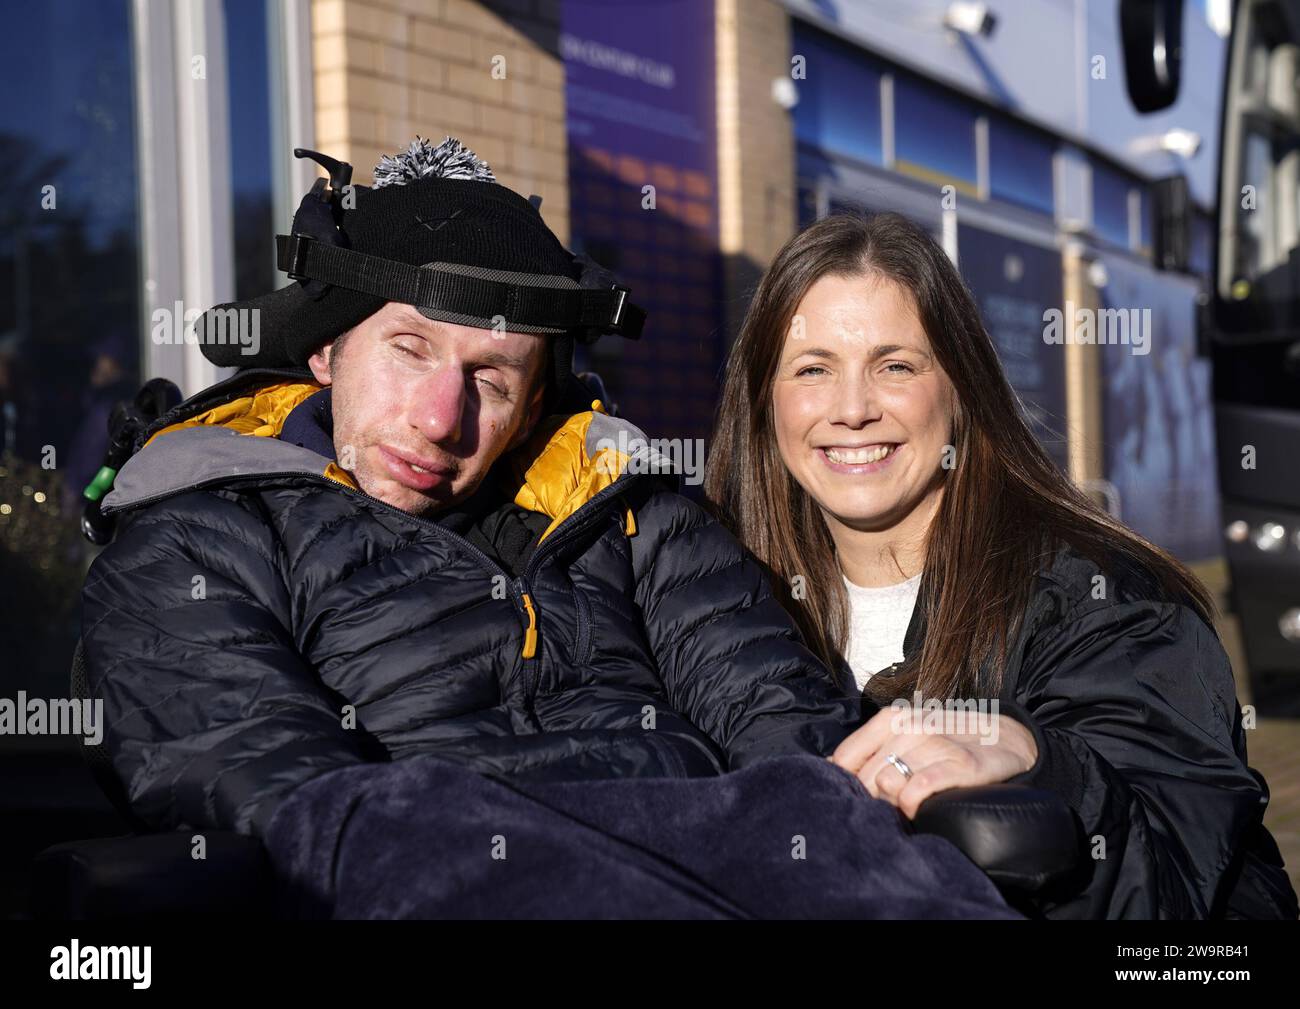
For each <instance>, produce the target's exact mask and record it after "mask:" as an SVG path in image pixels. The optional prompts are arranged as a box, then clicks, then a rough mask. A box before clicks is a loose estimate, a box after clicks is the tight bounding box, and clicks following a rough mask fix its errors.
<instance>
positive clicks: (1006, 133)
mask: <svg viewBox="0 0 1300 1009" xmlns="http://www.w3.org/2000/svg"><path fill="white" fill-rule="evenodd" d="M1055 147H1056V145H1055V144H1054V143H1053V142H1052V140H1051V139H1049V138H1048V137H1047V136H1045V135H1043V134H1041V133H1039V132H1038V131H1036V130H1032V129H1029V128H1028V127H1025V126H1021V125H1020V124H1019V123H1016V122H1013V121H1011V120H1009V119H1004V118H1002V117H1001V116H991V117H990V118H989V195H991V196H992V197H993V198H994V199H996V200H1005V201H1007V202H1008V203H1016V204H1019V205H1020V206H1022V207H1028V208H1029V209H1030V210H1039V211H1042V212H1043V213H1044V214H1051V213H1053V212H1054V210H1055V208H1056V200H1055V199H1054V197H1053V192H1052V178H1053V176H1052V155H1053V153H1054V152H1055Z"/></svg>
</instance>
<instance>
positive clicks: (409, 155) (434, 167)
mask: <svg viewBox="0 0 1300 1009" xmlns="http://www.w3.org/2000/svg"><path fill="white" fill-rule="evenodd" d="M428 178H434V179H465V180H468V181H470V182H496V180H497V177H496V176H495V175H493V174H492V169H491V168H489V167H488V164H487V162H486V161H483V160H482V159H480V158H479V157H478V155H476V154H475V153H474V152H473V151H471V150H470V149H469V148H468V147H466V146H465V145H464V144H462V143H461V142H460V141H459V140H457V139H455V138H454V137H447V138H446V139H445V140H443V142H442V143H440V144H438V145H437V146H436V147H435V146H434V145H433V144H431V143H429V141H427V140H424V139H423V138H421V137H418V136H417V137H416V138H415V139H414V140H412V141H411V146H410V147H408V148H407V149H406V150H405V151H402V152H401V153H399V154H385V155H384V156H383V157H382V158H380V159H379V164H377V165H376V166H375V174H374V179H375V184H374V187H373V188H375V189H382V188H383V187H384V186H404V185H406V183H408V182H412V181H415V180H417V179H428Z"/></svg>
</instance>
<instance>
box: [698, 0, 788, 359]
mask: <svg viewBox="0 0 1300 1009" xmlns="http://www.w3.org/2000/svg"><path fill="white" fill-rule="evenodd" d="M716 17H717V49H718V53H717V72H718V83H717V88H718V188H719V199H720V206H719V217H720V229H719V230H720V234H719V244H720V246H721V249H722V253H723V262H724V267H723V268H724V271H725V274H724V276H725V279H724V284H725V288H726V296H725V299H724V303H725V305H726V306H727V319H726V327H727V331H728V333H729V334H730V335H731V336H733V337H734V335H735V333H736V332H737V330H738V329H739V327H740V322H741V319H742V318H743V317H744V313H745V308H746V307H747V305H748V303H749V299H748V293H749V292H750V291H752V289H753V287H754V286H755V285H756V284H757V283H758V280H759V278H760V277H761V276H762V273H763V270H764V269H766V268H767V265H768V264H769V263H770V262H771V261H772V257H773V256H774V255H775V254H776V252H777V250H778V249H780V248H781V246H782V245H783V244H784V243H785V241H786V240H787V239H788V238H789V237H790V236H791V235H793V234H794V231H795V224H796V214H795V180H794V158H795V155H794V127H793V123H792V121H791V116H790V113H789V112H787V111H786V110H785V109H784V108H782V107H781V106H780V105H779V104H777V102H776V101H775V100H774V99H773V97H772V82H773V80H775V79H776V78H777V77H780V76H783V75H784V76H789V73H790V17H789V15H788V14H787V13H786V11H785V9H784V8H783V7H781V6H780V5H779V4H778V3H776V2H775V0H716Z"/></svg>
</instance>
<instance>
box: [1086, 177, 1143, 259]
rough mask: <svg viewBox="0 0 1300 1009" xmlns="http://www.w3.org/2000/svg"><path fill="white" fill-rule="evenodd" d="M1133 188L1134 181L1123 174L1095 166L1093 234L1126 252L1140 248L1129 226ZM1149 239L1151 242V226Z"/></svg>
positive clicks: (1093, 178) (1093, 179) (1093, 180)
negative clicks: (1135, 246)
mask: <svg viewBox="0 0 1300 1009" xmlns="http://www.w3.org/2000/svg"><path fill="white" fill-rule="evenodd" d="M1133 188H1134V184H1133V181H1132V179H1130V178H1129V176H1127V175H1125V174H1124V173H1123V172H1119V171H1116V170H1115V169H1113V168H1110V167H1108V166H1106V165H1103V164H1100V163H1099V162H1097V161H1095V160H1094V161H1093V162H1092V230H1093V231H1094V232H1095V233H1096V234H1097V236H1098V237H1099V238H1104V239H1105V240H1106V241H1108V242H1111V243H1113V244H1115V245H1118V246H1120V247H1121V248H1125V249H1129V248H1132V247H1133V246H1134V245H1136V244H1137V243H1136V242H1135V241H1134V240H1133V231H1132V229H1131V225H1130V223H1129V222H1130V220H1131V216H1130V215H1131V214H1132V213H1133V208H1132V205H1131V204H1132V200H1131V199H1130V192H1131V191H1132V190H1133ZM1147 239H1148V241H1149V240H1150V225H1149V224H1148V225H1147Z"/></svg>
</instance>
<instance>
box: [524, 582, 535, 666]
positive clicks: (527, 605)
mask: <svg viewBox="0 0 1300 1009" xmlns="http://www.w3.org/2000/svg"><path fill="white" fill-rule="evenodd" d="M524 610H525V611H526V612H527V613H528V629H527V630H525V631H524V652H523V655H524V658H526V659H531V658H532V657H533V656H534V655H536V654H537V611H536V610H534V609H533V601H532V599H531V598H529V595H528V593H527V592H525V593H524Z"/></svg>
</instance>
